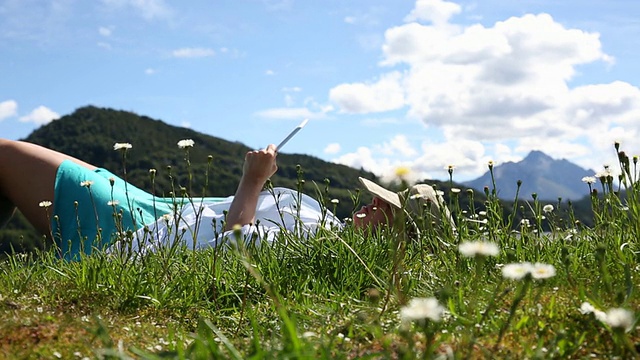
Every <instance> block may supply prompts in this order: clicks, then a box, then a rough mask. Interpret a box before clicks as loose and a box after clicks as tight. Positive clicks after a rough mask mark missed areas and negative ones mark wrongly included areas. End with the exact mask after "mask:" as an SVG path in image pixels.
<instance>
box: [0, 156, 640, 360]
mask: <svg viewBox="0 0 640 360" xmlns="http://www.w3.org/2000/svg"><path fill="white" fill-rule="evenodd" d="M618 150H619V149H618V148H617V147H616V151H618ZM619 159H620V164H621V166H620V168H621V173H622V174H624V176H623V177H619V178H618V179H615V181H616V183H617V185H618V186H619V187H620V189H622V190H626V192H619V191H618V190H616V189H617V188H618V187H616V186H614V184H613V182H614V177H613V176H612V175H610V174H608V173H602V174H599V175H601V176H599V177H600V178H601V179H599V181H600V184H589V188H588V187H587V185H585V193H586V192H587V191H589V189H591V186H593V189H595V188H599V189H600V190H599V191H595V192H594V191H591V194H592V204H593V209H594V219H595V224H596V225H595V226H594V227H593V228H586V227H584V226H582V225H581V224H580V223H579V222H577V223H576V222H567V221H564V222H562V223H561V222H560V221H559V219H560V217H564V218H569V219H570V218H571V214H570V213H568V214H558V213H556V212H557V211H558V210H557V208H558V207H556V209H554V210H550V208H549V207H548V206H547V207H545V206H544V205H549V204H546V203H545V204H543V203H541V202H540V201H538V200H537V199H535V198H534V199H533V200H531V201H530V203H529V204H530V206H529V208H521V209H519V211H520V212H521V215H522V216H523V217H525V218H527V219H528V220H529V221H528V223H527V222H522V223H520V224H512V222H513V220H512V219H513V217H511V216H510V215H504V214H503V212H502V211H501V204H500V200H499V199H497V198H496V197H495V193H496V192H495V191H489V192H488V195H489V200H488V201H487V203H486V204H485V205H486V206H485V208H483V209H463V208H461V206H460V205H459V203H458V201H460V200H461V198H462V197H464V196H473V193H472V192H460V193H458V192H454V193H452V194H449V195H450V196H449V197H448V198H449V199H450V200H449V202H450V203H449V208H450V209H451V210H452V215H453V216H454V218H455V220H456V231H455V232H453V231H451V229H446V228H445V229H438V228H436V229H430V230H429V229H427V230H425V231H423V232H422V233H421V234H420V236H419V237H418V238H417V239H412V240H407V239H406V237H405V234H402V233H398V232H396V231H394V230H390V229H387V230H385V231H382V232H378V233H373V234H372V233H362V232H357V231H354V230H353V229H351V228H349V227H346V228H345V229H344V230H337V229H336V230H333V231H322V232H319V233H318V234H316V235H315V236H312V237H310V238H308V239H297V238H291V237H287V238H284V236H283V237H282V238H281V239H279V240H278V241H276V242H274V243H272V244H268V245H265V246H260V247H255V246H250V245H249V246H246V247H245V246H240V247H228V248H216V249H208V250H203V251H196V252H193V251H189V250H187V249H186V248H180V247H179V248H177V249H166V250H160V251H158V252H155V253H152V254H148V255H147V256H145V257H143V258H139V259H135V260H133V259H131V258H127V257H124V256H118V255H117V254H116V255H113V254H111V255H109V254H104V253H98V254H94V255H91V256H88V257H86V258H84V259H82V261H78V262H66V261H62V260H59V259H57V258H56V257H55V254H54V252H53V251H48V252H42V253H31V254H13V255H10V256H9V257H8V258H6V259H5V260H2V262H0V358H15V359H22V358H33V359H36V358H62V359H74V358H77V359H81V358H83V357H87V358H109V359H129V358H145V359H192V358H193V359H211V358H236V359H240V358H243V359H244V358H250V359H270V358H298V359H305V358H324V359H327V358H331V359H352V358H373V359H413V358H436V357H440V358H452V359H469V358H592V357H596V358H634V357H638V352H637V350H636V348H637V347H638V342H639V341H640V338H639V337H638V332H637V330H636V323H637V319H638V318H637V315H635V314H629V313H618V316H616V315H615V314H616V313H615V312H613V313H611V314H609V316H607V313H606V312H607V311H609V310H610V309H626V310H630V311H636V310H637V309H638V304H639V301H638V297H637V295H636V293H637V291H638V288H637V287H638V285H637V284H638V281H637V278H638V275H639V274H638V272H639V270H640V262H639V261H640V255H639V254H640V249H639V243H638V235H639V233H640V218H639V214H640V204H639V203H638V201H637V200H638V195H639V194H640V189H638V186H637V174H638V173H637V169H636V168H635V165H636V163H637V158H632V161H631V162H630V161H629V159H628V158H626V162H625V155H624V153H623V154H622V156H620V157H619ZM491 167H492V165H491ZM451 171H452V169H451ZM492 190H495V189H492ZM470 203H473V202H472V201H471V202H470ZM554 205H555V204H554ZM545 210H546V212H545ZM559 224H562V227H559V226H560V225H559ZM545 230H548V231H545ZM468 242H471V243H474V244H476V245H481V244H483V243H484V242H489V243H491V244H494V245H497V247H498V248H499V251H498V253H497V254H495V255H493V254H492V255H490V254H488V253H487V254H485V253H483V250H482V249H483V248H482V247H479V248H478V250H477V251H475V252H473V251H472V253H471V254H467V256H465V255H463V254H462V253H461V252H460V251H459V249H458V246H459V245H460V244H461V243H468ZM471 248H472V249H473V246H472V247H471ZM483 254H485V255H483ZM522 262H530V263H532V264H534V263H541V264H548V265H552V266H553V270H555V273H554V274H552V273H548V272H547V273H542V275H541V274H537V273H534V274H531V273H528V274H525V275H524V276H523V277H522V278H520V279H510V278H507V277H505V276H503V272H502V269H504V266H505V264H512V263H515V264H519V263H522ZM416 298H435V299H437V304H439V305H440V306H441V307H442V310H443V311H439V310H438V309H435V310H434V309H424V308H422V309H421V308H412V307H411V305H410V304H412V303H410V300H411V299H416ZM585 302H588V303H589V304H591V305H592V306H593V308H594V309H595V310H593V311H591V312H590V313H583V312H584V311H583V312H581V311H580V309H581V306H583V307H584V305H583V303H585ZM420 311H422V312H420ZM401 315H402V316H401Z"/></svg>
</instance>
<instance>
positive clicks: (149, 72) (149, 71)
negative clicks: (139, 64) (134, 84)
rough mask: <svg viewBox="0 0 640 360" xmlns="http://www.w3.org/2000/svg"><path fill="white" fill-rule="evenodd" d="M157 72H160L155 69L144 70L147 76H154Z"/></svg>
mask: <svg viewBox="0 0 640 360" xmlns="http://www.w3.org/2000/svg"><path fill="white" fill-rule="evenodd" d="M156 72H158V71H157V70H156V69H153V68H146V69H144V73H145V74H147V75H153V74H155V73H156Z"/></svg>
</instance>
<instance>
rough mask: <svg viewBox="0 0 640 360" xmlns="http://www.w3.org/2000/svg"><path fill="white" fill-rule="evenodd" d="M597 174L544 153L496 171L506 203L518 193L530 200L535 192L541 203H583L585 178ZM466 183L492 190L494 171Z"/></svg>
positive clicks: (499, 166)
mask: <svg viewBox="0 0 640 360" xmlns="http://www.w3.org/2000/svg"><path fill="white" fill-rule="evenodd" d="M593 174H594V171H593V170H587V169H584V168H581V167H580V166H578V165H576V164H574V163H572V162H571V161H569V160H567V159H564V158H563V159H553V158H552V157H551V156H549V155H547V154H545V153H544V152H542V151H540V150H532V151H531V152H529V154H527V156H525V158H524V159H522V160H521V161H519V162H512V161H509V162H505V163H503V164H499V165H496V166H494V168H493V177H494V179H495V183H496V189H497V190H498V194H497V195H498V197H499V198H501V199H504V200H514V199H515V197H516V194H517V195H518V197H520V198H527V199H528V198H530V197H531V196H532V194H534V193H535V194H536V195H537V197H538V198H539V199H541V200H556V201H557V200H558V199H559V198H561V199H563V200H579V199H582V198H584V197H585V196H587V195H588V191H587V188H586V187H585V186H584V184H582V181H581V180H582V178H583V177H585V176H592V175H593ZM518 182H521V185H520V187H518ZM463 184H464V185H466V186H469V187H471V188H473V189H476V190H479V191H482V190H483V189H484V187H485V186H489V188H492V187H493V181H492V178H491V171H489V170H488V171H486V172H485V173H484V174H483V175H481V176H480V177H478V178H476V179H473V180H469V181H465V182H463Z"/></svg>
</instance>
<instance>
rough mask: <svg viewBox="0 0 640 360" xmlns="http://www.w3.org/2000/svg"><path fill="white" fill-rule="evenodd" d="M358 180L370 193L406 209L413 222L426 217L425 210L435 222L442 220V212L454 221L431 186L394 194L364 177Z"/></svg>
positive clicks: (412, 187)
mask: <svg viewBox="0 0 640 360" xmlns="http://www.w3.org/2000/svg"><path fill="white" fill-rule="evenodd" d="M358 179H359V180H360V183H362V186H364V188H365V189H366V190H367V191H368V192H369V193H371V194H372V195H374V196H377V197H379V198H380V199H382V200H384V201H385V202H387V203H389V204H390V205H391V206H393V207H394V208H396V209H404V211H405V214H406V215H408V216H409V218H410V219H412V220H413V221H416V220H417V218H416V217H423V216H424V215H426V214H425V210H427V211H428V212H429V214H430V215H431V216H433V220H436V221H438V220H439V219H440V215H441V210H442V211H443V213H444V214H445V216H446V217H447V218H448V220H449V221H450V222H452V221H453V219H452V218H451V215H450V214H449V209H447V207H446V205H445V204H444V199H443V198H442V196H440V195H438V194H437V193H436V191H435V190H434V189H433V187H431V186H430V185H427V184H416V185H413V186H411V187H410V188H408V189H405V190H403V191H399V192H393V191H390V190H387V189H385V188H383V187H382V186H380V185H378V184H376V183H374V182H373V181H371V180H368V179H365V178H362V177H359V178H358ZM426 205H428V206H426ZM441 207H442V208H443V209H441ZM452 223H453V222H452Z"/></svg>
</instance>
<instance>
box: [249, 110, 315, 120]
mask: <svg viewBox="0 0 640 360" xmlns="http://www.w3.org/2000/svg"><path fill="white" fill-rule="evenodd" d="M255 115H257V116H259V117H263V118H269V119H322V118H324V117H326V114H325V112H322V111H318V112H313V111H311V110H309V109H308V108H306V107H296V108H291V107H285V108H273V109H266V110H262V111H258V112H256V113H255Z"/></svg>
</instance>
